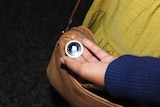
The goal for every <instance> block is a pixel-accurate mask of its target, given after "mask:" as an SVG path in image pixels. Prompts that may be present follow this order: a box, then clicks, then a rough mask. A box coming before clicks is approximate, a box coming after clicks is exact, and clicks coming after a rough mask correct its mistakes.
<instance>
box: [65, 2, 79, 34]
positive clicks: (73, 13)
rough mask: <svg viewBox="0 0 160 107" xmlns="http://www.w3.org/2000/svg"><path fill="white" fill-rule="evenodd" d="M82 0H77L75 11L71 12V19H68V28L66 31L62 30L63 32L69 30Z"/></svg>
mask: <svg viewBox="0 0 160 107" xmlns="http://www.w3.org/2000/svg"><path fill="white" fill-rule="evenodd" d="M80 1H81V0H77V2H76V4H75V6H74V8H73V11H72V13H71V15H70V17H69V20H68V23H67V26H66V28H65V31H62V33H64V32H66V31H68V30H69V27H70V24H71V23H72V19H73V17H74V15H75V13H76V10H77V8H78V6H79V4H80Z"/></svg>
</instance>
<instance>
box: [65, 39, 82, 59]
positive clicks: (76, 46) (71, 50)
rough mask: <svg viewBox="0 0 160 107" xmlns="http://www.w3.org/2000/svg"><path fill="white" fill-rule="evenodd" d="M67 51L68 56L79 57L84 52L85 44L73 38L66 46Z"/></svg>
mask: <svg viewBox="0 0 160 107" xmlns="http://www.w3.org/2000/svg"><path fill="white" fill-rule="evenodd" d="M65 52H66V54H67V56H69V57H71V58H77V57H79V56H81V54H82V52H83V46H82V44H81V43H80V42H79V41H77V40H71V41H69V42H68V43H67V44H66V46H65Z"/></svg>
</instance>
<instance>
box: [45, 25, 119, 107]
mask: <svg viewBox="0 0 160 107" xmlns="http://www.w3.org/2000/svg"><path fill="white" fill-rule="evenodd" d="M82 38H88V39H90V40H92V41H94V42H95V43H96V40H95V38H94V36H93V34H92V32H91V31H90V30H89V29H87V28H86V27H83V26H79V27H73V28H71V29H70V30H69V31H67V32H65V33H64V34H63V35H62V36H61V37H60V38H59V40H58V41H57V43H56V45H55V48H54V52H53V54H52V57H51V60H50V62H49V65H48V67H47V76H48V78H49V81H50V83H51V84H52V86H53V87H54V88H55V89H56V90H57V91H58V92H59V93H60V94H61V95H62V96H63V97H64V99H66V100H67V101H68V102H69V104H71V106H74V107H121V106H120V105H118V104H115V103H112V102H110V101H109V100H107V99H105V98H103V97H101V96H99V95H98V94H97V93H96V91H95V90H94V89H89V90H88V89H86V88H84V87H82V84H81V83H80V82H79V81H78V78H76V76H75V75H74V74H72V72H71V71H70V70H69V69H67V68H66V67H65V66H63V65H62V64H61V62H60V60H59V58H60V57H61V56H64V55H65V51H64V48H65V45H66V43H67V42H69V41H70V40H78V41H81V40H82ZM94 91H95V93H94ZM97 92H98V91H97ZM102 93H103V92H102ZM106 93H107V92H106Z"/></svg>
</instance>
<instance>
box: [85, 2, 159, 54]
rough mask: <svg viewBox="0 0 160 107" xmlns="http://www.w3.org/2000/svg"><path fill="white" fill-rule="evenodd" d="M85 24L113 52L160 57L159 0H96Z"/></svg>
mask: <svg viewBox="0 0 160 107" xmlns="http://www.w3.org/2000/svg"><path fill="white" fill-rule="evenodd" d="M83 25H84V26H86V27H88V28H90V29H91V31H92V32H93V33H94V35H95V37H96V39H97V41H98V43H99V45H100V46H101V47H102V48H103V49H104V50H106V51H107V52H108V53H109V54H111V55H114V56H119V55H123V54H132V55H139V56H144V55H145V56H155V57H160V0H94V1H93V4H92V5H91V7H90V9H89V11H88V13H87V15H86V17H85V19H84V22H83Z"/></svg>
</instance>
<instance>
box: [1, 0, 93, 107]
mask: <svg viewBox="0 0 160 107" xmlns="http://www.w3.org/2000/svg"><path fill="white" fill-rule="evenodd" d="M91 2H92V0H81V4H80V6H79V8H78V11H77V13H76V15H75V17H74V20H73V24H72V26H77V25H81V23H82V21H83V18H84V16H85V14H86V12H87V10H88V8H89V6H90V4H91ZM75 3H76V0H56V1H54V0H0V107H69V105H68V104H67V102H65V100H64V99H63V98H62V97H61V96H60V95H59V94H58V93H57V92H56V91H55V90H54V88H53V87H52V86H51V85H50V83H49V81H48V79H47V76H46V67H47V64H48V63H49V60H50V57H51V54H52V51H53V49H54V45H55V43H56V41H57V40H58V38H59V36H60V35H61V31H62V30H63V29H64V28H65V26H66V24H67V21H68V18H69V16H70V14H71V11H72V9H73V7H74V4H75Z"/></svg>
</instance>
